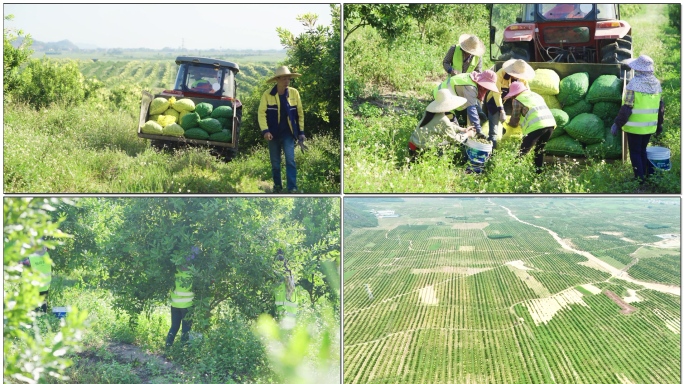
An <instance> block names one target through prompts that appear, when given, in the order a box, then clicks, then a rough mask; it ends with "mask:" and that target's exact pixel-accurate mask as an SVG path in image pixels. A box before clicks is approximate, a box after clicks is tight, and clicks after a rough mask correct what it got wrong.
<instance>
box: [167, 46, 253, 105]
mask: <svg viewBox="0 0 684 384" xmlns="http://www.w3.org/2000/svg"><path fill="white" fill-rule="evenodd" d="M176 64H178V74H177V75H176V82H175V84H174V86H173V90H172V91H169V90H166V91H164V94H168V95H169V96H176V98H178V96H182V97H199V98H206V99H220V100H236V99H237V94H236V88H237V86H236V82H235V74H236V73H238V72H239V71H240V69H239V68H238V65H237V64H235V63H231V62H229V61H223V60H217V59H210V58H206V57H193V56H179V57H177V58H176Z"/></svg>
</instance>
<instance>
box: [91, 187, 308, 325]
mask: <svg viewBox="0 0 684 384" xmlns="http://www.w3.org/2000/svg"><path fill="white" fill-rule="evenodd" d="M121 202H122V203H123V208H122V211H121V219H120V220H117V222H116V228H114V229H113V230H112V232H113V235H112V236H111V238H110V239H109V240H108V242H107V243H106V244H105V245H104V246H103V249H102V252H103V254H102V256H101V257H104V258H105V259H106V265H107V271H108V278H107V280H106V282H105V287H107V288H109V289H110V290H111V291H112V292H113V293H114V297H115V299H114V300H115V306H116V307H117V308H120V309H121V310H124V311H126V312H128V313H129V314H131V315H133V314H137V313H140V312H141V311H145V310H148V309H150V308H151V307H152V306H153V305H155V304H158V303H160V302H168V297H169V292H170V291H171V290H172V289H173V287H174V282H175V277H174V275H175V273H176V269H177V268H178V267H180V266H181V265H184V263H185V261H186V258H187V257H188V256H189V255H190V250H191V248H192V247H197V248H198V249H199V255H198V256H197V257H196V258H195V259H194V260H193V263H192V265H191V266H190V267H189V269H190V272H191V274H192V283H193V292H194V293H195V300H194V305H193V306H194V312H195V314H194V316H195V324H197V325H198V329H202V328H206V327H207V326H209V325H210V322H209V320H210V318H211V311H213V310H214V309H216V308H217V307H218V306H219V304H221V303H223V302H227V303H229V304H230V305H231V306H233V307H234V308H237V309H238V310H239V311H240V312H241V313H242V314H243V315H244V316H245V317H247V318H249V319H254V318H256V317H257V316H258V315H259V314H261V313H264V312H268V311H271V310H272V308H273V288H274V287H275V285H276V283H278V282H279V279H280V275H279V273H278V265H277V263H276V261H275V260H274V258H273V256H274V255H275V254H276V251H277V249H279V248H287V249H288V250H289V252H290V253H291V254H292V255H293V257H294V259H298V258H299V257H300V255H301V254H305V253H306V250H305V249H303V248H302V247H301V246H300V244H301V243H302V241H303V239H304V236H303V234H302V225H301V224H300V223H298V222H294V221H292V220H289V219H290V217H289V215H288V213H289V211H290V210H291V209H292V206H293V204H294V201H293V200H292V199H269V198H263V199H262V198H144V199H142V198H141V199H122V200H121ZM293 266H294V268H295V269H301V266H299V265H298V264H297V263H295V264H294V265H293ZM136 317H137V316H131V319H134V318H136Z"/></svg>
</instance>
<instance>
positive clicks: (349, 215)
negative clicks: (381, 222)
mask: <svg viewBox="0 0 684 384" xmlns="http://www.w3.org/2000/svg"><path fill="white" fill-rule="evenodd" d="M363 208H364V207H363V206H360V205H356V204H353V203H352V204H347V203H345V205H344V225H345V227H349V228H364V227H365V228H369V227H371V228H372V227H377V226H378V219H377V218H376V217H375V215H373V214H372V213H370V212H368V211H366V210H364V209H363Z"/></svg>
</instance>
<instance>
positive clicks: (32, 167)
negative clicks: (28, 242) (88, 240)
mask: <svg viewBox="0 0 684 384" xmlns="http://www.w3.org/2000/svg"><path fill="white" fill-rule="evenodd" d="M105 105H106V104H103V103H95V102H91V103H85V104H82V105H79V106H75V107H70V108H63V107H60V106H53V107H49V108H45V109H42V110H39V111H36V110H34V109H32V108H31V107H29V106H27V105H22V104H11V105H7V104H6V105H5V113H4V119H5V123H4V143H3V146H4V148H3V149H4V183H5V192H7V193H150V192H156V193H260V192H270V191H271V187H272V181H271V166H270V161H269V158H268V149H267V148H265V146H257V147H256V148H253V149H252V150H249V151H245V153H240V154H239V155H238V156H237V157H236V158H234V159H233V160H232V161H230V162H224V161H222V159H219V158H217V157H215V156H213V155H212V154H211V153H210V151H209V150H207V149H204V148H187V149H183V150H179V151H169V152H167V151H162V152H158V151H156V150H154V149H153V148H152V147H151V146H150V143H149V141H148V140H147V139H141V138H138V137H137V134H136V127H137V124H138V121H137V116H135V115H133V114H131V113H130V112H129V111H127V110H109V109H107V108H106V107H105ZM307 145H308V147H309V148H310V150H309V151H307V152H306V153H301V152H300V151H299V150H297V151H296V155H295V159H296V161H297V163H298V167H297V168H298V172H299V175H298V186H299V189H300V190H302V191H303V192H305V193H339V189H340V180H339V179H340V166H339V152H340V145H339V141H338V140H337V139H335V138H332V137H328V136H318V137H313V138H311V139H309V140H308V142H307ZM282 169H283V178H284V172H285V167H284V166H283V167H282Z"/></svg>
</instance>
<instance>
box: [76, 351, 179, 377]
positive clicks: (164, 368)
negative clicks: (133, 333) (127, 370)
mask: <svg viewBox="0 0 684 384" xmlns="http://www.w3.org/2000/svg"><path fill="white" fill-rule="evenodd" d="M103 348H104V349H105V350H106V351H107V352H108V353H111V354H112V358H113V360H115V361H116V362H117V363H120V364H130V365H131V366H132V371H133V372H134V373H135V374H136V376H137V377H139V378H140V380H141V382H142V383H144V384H162V383H168V382H169V379H170V378H173V377H181V376H182V374H183V373H182V371H181V369H180V367H177V366H176V365H174V364H173V363H172V362H170V361H168V360H166V359H165V358H164V357H163V356H159V355H155V354H149V353H147V352H145V351H143V350H141V349H140V348H139V347H137V346H135V345H132V344H124V343H109V344H105V345H104V346H103ZM80 355H81V357H83V358H85V361H84V363H85V364H91V363H94V362H97V361H100V360H102V359H103V357H101V355H100V354H99V353H98V352H95V351H94V350H87V351H84V352H82V353H81V354H80Z"/></svg>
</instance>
